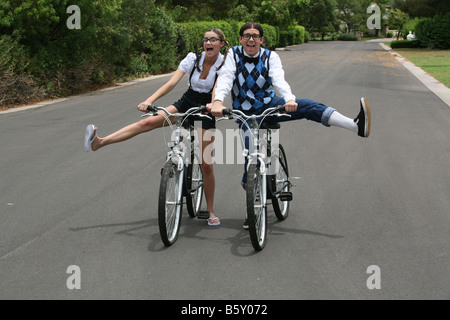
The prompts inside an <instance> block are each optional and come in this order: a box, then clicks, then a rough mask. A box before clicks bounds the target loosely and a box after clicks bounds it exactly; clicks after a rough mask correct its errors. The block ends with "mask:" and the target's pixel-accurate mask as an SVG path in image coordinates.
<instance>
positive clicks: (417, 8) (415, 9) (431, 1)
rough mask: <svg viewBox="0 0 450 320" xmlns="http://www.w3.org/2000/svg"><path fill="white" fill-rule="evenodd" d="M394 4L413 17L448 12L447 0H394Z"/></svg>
mask: <svg viewBox="0 0 450 320" xmlns="http://www.w3.org/2000/svg"><path fill="white" fill-rule="evenodd" d="M394 6H395V8H397V9H400V10H401V11H403V12H406V13H407V14H408V15H409V16H411V17H413V18H415V17H434V16H435V15H438V14H445V13H448V12H450V1H448V0H395V1H394Z"/></svg>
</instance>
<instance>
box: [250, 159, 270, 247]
mask: <svg viewBox="0 0 450 320" xmlns="http://www.w3.org/2000/svg"><path fill="white" fill-rule="evenodd" d="M247 177H248V178H247V186H246V190H247V215H248V223H249V231H250V239H251V240H252V245H253V248H254V249H255V250H256V251H260V250H262V249H264V247H265V245H266V236H267V207H266V200H267V197H266V180H265V179H266V177H265V176H264V175H262V174H261V171H260V169H259V166H258V165H256V164H251V165H250V167H249V169H248V176H247Z"/></svg>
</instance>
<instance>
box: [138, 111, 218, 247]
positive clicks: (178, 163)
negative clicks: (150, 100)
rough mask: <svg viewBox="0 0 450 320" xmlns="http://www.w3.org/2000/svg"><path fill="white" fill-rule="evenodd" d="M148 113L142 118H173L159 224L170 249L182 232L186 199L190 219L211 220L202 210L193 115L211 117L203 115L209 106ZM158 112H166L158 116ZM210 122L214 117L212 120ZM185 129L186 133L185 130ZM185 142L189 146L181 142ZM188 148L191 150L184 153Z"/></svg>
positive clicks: (199, 161) (164, 240)
mask: <svg viewBox="0 0 450 320" xmlns="http://www.w3.org/2000/svg"><path fill="white" fill-rule="evenodd" d="M147 111H149V113H147V114H145V115H143V116H142V117H143V118H144V117H148V116H153V115H162V116H164V117H165V119H166V121H167V122H168V123H172V122H171V121H170V119H169V117H174V118H175V119H176V121H175V129H174V130H173V133H172V138H173V139H172V140H171V141H170V142H168V143H167V147H168V148H169V151H168V152H167V156H166V162H165V165H164V167H163V168H162V169H161V182H160V186H159V198H158V224H159V232H160V235H161V240H162V241H163V243H164V245H166V246H171V245H172V244H174V243H175V241H177V239H178V232H179V230H180V223H181V214H182V207H183V201H182V200H183V196H184V197H185V198H186V206H187V210H188V213H189V216H190V217H192V218H194V217H197V218H199V219H207V218H209V213H208V212H205V211H200V207H201V205H202V199H203V172H202V168H201V165H200V164H201V157H200V158H199V155H198V153H197V152H196V151H197V150H198V148H197V146H196V144H195V128H194V124H193V121H192V120H191V117H192V116H193V115H196V116H200V117H208V118H210V117H209V116H207V115H204V114H203V112H205V111H206V107H204V106H202V107H194V108H190V109H189V110H187V111H186V112H185V113H170V112H169V111H167V110H166V109H165V108H162V107H158V106H149V107H148V108H147ZM157 111H163V112H160V113H157ZM210 119H211V118H210ZM183 128H185V129H186V130H183ZM184 139H186V140H187V143H186V144H184V143H182V142H183V140H184ZM183 147H187V149H188V150H184V149H185V148H183Z"/></svg>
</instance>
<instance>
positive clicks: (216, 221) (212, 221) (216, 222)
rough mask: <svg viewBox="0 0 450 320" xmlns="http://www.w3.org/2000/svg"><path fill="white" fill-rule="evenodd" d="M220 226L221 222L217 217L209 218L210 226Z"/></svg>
mask: <svg viewBox="0 0 450 320" xmlns="http://www.w3.org/2000/svg"><path fill="white" fill-rule="evenodd" d="M218 225H220V220H219V218H217V217H214V218H208V226H218Z"/></svg>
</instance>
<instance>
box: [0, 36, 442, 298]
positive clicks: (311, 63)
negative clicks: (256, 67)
mask: <svg viewBox="0 0 450 320" xmlns="http://www.w3.org/2000/svg"><path fill="white" fill-rule="evenodd" d="M279 54H280V56H281V59H282V61H283V64H284V67H285V70H286V78H287V80H288V82H289V83H290V84H291V87H292V89H293V91H294V92H295V94H296V95H297V96H298V97H305V98H311V99H316V100H318V101H321V102H324V103H325V104H327V105H329V106H333V107H335V108H337V109H338V110H339V111H340V112H341V113H343V114H345V115H348V116H350V117H352V118H353V117H355V116H356V114H357V113H358V111H359V98H360V97H361V96H364V97H366V98H367V99H368V101H369V103H370V105H371V108H372V117H373V126H372V134H371V136H370V137H369V138H368V139H363V138H359V137H358V136H357V135H356V134H353V133H351V132H349V131H346V130H343V129H339V128H335V127H334V128H326V127H324V126H322V125H321V124H317V123H314V122H310V121H307V120H301V121H294V122H290V123H286V124H284V125H283V128H282V132H281V140H282V143H283V144H284V145H285V148H286V149H287V150H288V151H287V156H288V160H289V164H290V173H291V176H293V177H296V179H295V180H294V183H295V185H296V186H295V187H294V189H293V193H294V200H293V202H292V203H291V211H290V212H291V213H290V216H289V218H288V219H287V220H286V221H283V222H278V221H277V220H276V218H275V216H274V214H273V211H272V210H270V211H269V212H270V219H269V221H270V224H269V232H268V243H267V246H266V248H265V249H264V250H263V251H262V252H259V253H255V252H254V250H253V248H252V245H251V242H250V238H249V235H248V232H247V231H244V230H243V229H242V222H243V218H244V214H245V204H244V196H243V191H242V190H241V189H240V184H239V182H240V178H241V173H242V165H239V164H234V165H233V164H218V165H216V166H215V172H216V181H217V187H216V201H215V212H216V214H217V215H218V216H219V217H220V219H221V222H222V224H221V226H219V227H209V226H207V224H206V222H205V221H202V220H196V219H191V218H189V217H188V216H187V213H186V212H185V214H184V216H183V220H182V229H181V232H180V237H179V239H178V241H177V243H176V244H175V245H174V246H172V247H170V248H165V247H164V245H163V244H162V242H161V240H160V236H159V231H158V224H157V223H158V222H157V195H158V188H159V175H160V168H161V167H162V166H163V163H164V156H165V146H164V140H163V137H164V136H166V137H167V136H168V135H169V134H170V132H168V131H167V130H166V131H163V130H158V131H155V132H153V133H150V134H144V135H141V136H138V137H136V138H134V139H132V140H129V141H127V142H124V143H121V144H117V145H113V146H109V147H107V148H105V149H102V150H100V151H98V152H95V153H94V152H89V153H85V152H84V150H83V137H84V129H85V127H86V125H87V124H89V123H94V124H96V125H97V126H98V127H99V134H100V135H106V134H108V133H111V132H113V131H115V130H117V129H119V128H121V127H122V126H124V125H126V124H129V123H132V122H134V121H137V120H138V119H139V116H140V113H139V112H138V111H137V110H136V106H137V104H138V103H139V102H141V101H143V100H145V99H146V98H147V97H148V96H149V95H150V94H151V93H153V92H154V91H155V90H156V89H157V88H159V87H160V86H161V85H162V84H163V83H164V82H165V81H167V79H168V78H167V77H162V78H158V79H155V80H151V81H147V82H142V83H138V84H135V85H132V86H126V87H116V88H114V89H112V90H108V91H102V92H96V93H91V94H85V95H81V96H76V97H72V98H69V99H67V100H65V101H63V102H60V103H56V104H52V105H48V106H45V107H42V108H39V109H33V110H28V111H22V112H16V113H10V114H0V145H1V157H0V168H1V171H0V299H213V300H214V299H219V300H220V299H288V300H289V299H450V277H449V271H450V256H449V252H450V241H449V235H450V215H449V211H450V210H449V209H450V197H449V195H450V170H449V164H450V142H449V141H450V108H449V107H448V106H447V105H446V104H445V103H443V102H442V101H441V100H440V99H439V98H438V97H436V96H435V95H434V94H433V93H431V92H430V91H429V90H428V89H427V88H426V87H425V86H424V85H423V84H422V83H421V82H420V81H418V80H417V79H416V78H415V77H414V76H413V75H412V74H411V73H410V72H409V71H407V70H406V69H405V68H404V67H403V66H402V65H401V64H400V63H399V62H397V61H396V60H395V59H394V58H393V57H392V56H391V55H390V54H388V53H386V52H385V51H384V50H383V49H382V48H381V47H380V46H379V45H378V44H377V43H364V42H325V43H319V42H313V43H308V44H304V45H301V46H296V47H293V48H291V49H290V51H280V52H279ZM186 82H187V78H186V79H184V80H183V84H180V85H179V86H178V88H176V89H175V90H174V91H173V93H172V94H171V95H170V96H167V97H164V98H162V99H160V101H159V104H161V105H169V104H171V103H172V102H174V101H175V100H176V99H178V98H179V97H180V96H181V94H182V93H183V92H184V91H185V90H186V85H185V83H186ZM218 128H219V129H220V130H221V132H225V130H226V129H233V128H235V125H234V123H233V122H232V121H227V122H220V123H219V124H218ZM225 151H226V150H225ZM227 152H229V151H227ZM70 266H78V267H79V269H78V270H79V272H80V273H78V271H75V272H74V271H71V270H72V269H69V270H68V268H69V267H70ZM370 266H377V267H378V268H377V269H376V270H378V271H375V272H373V271H371V270H372V269H370ZM77 274H79V275H80V277H79V278H78V279H79V280H80V282H79V284H80V289H76V288H75V289H69V288H68V283H69V287H70V284H78V282H77V281H76V280H73V279H74V277H75V276H76V275H77ZM368 283H369V286H368ZM370 284H379V285H380V288H379V289H377V288H373V289H369V287H371V286H370Z"/></svg>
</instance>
